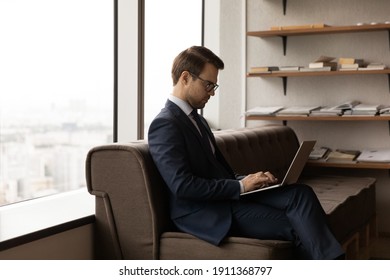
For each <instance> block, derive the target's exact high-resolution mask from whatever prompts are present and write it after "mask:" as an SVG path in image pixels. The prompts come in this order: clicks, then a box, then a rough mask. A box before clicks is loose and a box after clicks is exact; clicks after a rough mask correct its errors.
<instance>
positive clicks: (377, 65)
mask: <svg viewBox="0 0 390 280" xmlns="http://www.w3.org/2000/svg"><path fill="white" fill-rule="evenodd" d="M384 69H387V66H386V65H385V64H383V63H381V62H373V63H369V64H368V65H367V66H366V67H359V68H358V70H360V71H364V70H368V71H370V70H384Z"/></svg>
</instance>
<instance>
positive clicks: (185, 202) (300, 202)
mask: <svg viewBox="0 0 390 280" xmlns="http://www.w3.org/2000/svg"><path fill="white" fill-rule="evenodd" d="M223 68H224V63H223V61H222V60H221V59H220V58H219V57H217V56H216V55H215V54H214V53H213V52H212V51H210V50H209V49H207V48H204V47H199V46H194V47H191V48H189V49H186V50H184V51H183V52H181V53H180V54H179V55H178V56H177V57H176V58H175V60H174V62H173V67H172V79H173V92H172V94H171V95H170V96H169V98H168V100H167V102H166V104H165V108H163V109H162V111H161V112H160V113H159V114H158V116H157V117H156V118H155V119H154V120H153V122H152V123H151V125H150V128H149V136H148V142H149V149H150V153H151V155H152V157H153V160H154V162H155V164H156V166H157V168H158V170H159V172H160V173H161V175H162V177H163V179H164V181H165V182H166V184H167V186H168V188H169V190H170V192H169V193H170V210H171V212H170V213H171V219H172V221H173V222H174V223H175V225H176V226H177V227H178V228H179V229H180V230H182V231H184V232H187V233H190V234H192V235H194V236H197V237H198V238H200V239H203V240H206V241H207V242H210V243H212V244H215V245H218V244H219V243H220V242H221V241H222V240H223V239H224V238H225V237H226V236H227V235H235V236H244V237H252V238H259V239H279V240H290V241H292V242H294V244H295V246H296V248H297V252H298V254H299V256H300V258H305V259H334V258H339V257H340V256H343V251H342V249H341V247H340V244H339V243H338V242H337V240H336V239H335V238H334V236H333V235H332V233H331V232H330V230H329V228H328V227H327V225H326V221H325V213H324V211H323V209H322V208H321V206H320V203H319V201H318V199H317V197H316V195H315V194H314V192H313V191H312V189H311V188H310V187H308V186H306V185H298V184H294V185H289V186H287V187H285V188H275V189H272V190H268V191H265V192H260V193H257V194H251V195H248V196H246V197H245V198H243V197H242V196H241V197H240V193H242V192H247V191H251V190H254V189H256V188H260V187H263V186H264V185H267V184H272V183H275V182H276V181H277V179H276V178H275V177H274V176H273V175H272V174H271V173H269V172H264V171H259V172H257V173H255V174H249V175H247V176H238V175H235V174H234V172H233V170H232V169H231V167H230V166H229V164H228V163H227V161H226V160H225V159H224V157H223V155H222V154H221V152H220V151H219V149H218V147H217V145H216V142H215V139H214V136H213V134H212V132H211V130H210V128H209V126H208V124H207V122H206V120H205V119H204V118H203V117H202V116H199V115H198V114H197V112H196V111H197V109H201V108H204V106H205V105H206V103H207V101H208V100H209V98H210V97H211V96H214V94H215V90H216V89H217V87H218V85H217V77H218V72H219V70H222V69H223Z"/></svg>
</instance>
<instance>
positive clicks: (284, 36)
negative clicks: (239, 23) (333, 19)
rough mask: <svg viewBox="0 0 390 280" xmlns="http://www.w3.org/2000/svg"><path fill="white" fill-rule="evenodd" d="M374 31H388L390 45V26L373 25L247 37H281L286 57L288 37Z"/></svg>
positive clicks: (310, 29) (287, 31)
mask: <svg viewBox="0 0 390 280" xmlns="http://www.w3.org/2000/svg"><path fill="white" fill-rule="evenodd" d="M372 31H388V33H389V44H390V24H373V25H372V24H365V25H348V26H326V27H322V28H299V29H287V30H265V31H249V32H247V35H248V36H254V37H260V38H267V37H281V38H282V39H283V53H284V55H286V47H287V37H288V36H304V35H323V34H338V33H353V32H372Z"/></svg>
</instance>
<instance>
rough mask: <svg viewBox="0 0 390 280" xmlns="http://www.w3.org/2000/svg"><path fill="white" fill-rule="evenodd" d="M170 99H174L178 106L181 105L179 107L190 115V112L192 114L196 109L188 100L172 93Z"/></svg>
mask: <svg viewBox="0 0 390 280" xmlns="http://www.w3.org/2000/svg"><path fill="white" fill-rule="evenodd" d="M168 99H169V100H170V101H172V102H173V103H175V104H176V105H177V106H179V108H180V109H181V110H182V111H183V112H184V113H185V114H186V115H187V116H188V115H189V114H191V112H192V110H194V109H193V108H192V107H191V105H190V104H188V103H187V102H186V101H184V100H182V99H180V98H178V97H176V96H174V95H170V96H169V97H168Z"/></svg>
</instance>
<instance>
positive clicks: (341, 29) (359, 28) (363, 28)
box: [247, 24, 390, 38]
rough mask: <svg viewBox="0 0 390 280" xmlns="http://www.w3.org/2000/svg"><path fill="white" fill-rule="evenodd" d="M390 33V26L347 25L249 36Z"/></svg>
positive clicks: (264, 32)
mask: <svg viewBox="0 0 390 280" xmlns="http://www.w3.org/2000/svg"><path fill="white" fill-rule="evenodd" d="M386 30H387V31H390V24H373V25H371V24H365V25H346V26H325V27H321V28H298V29H287V30H265V31H248V32H247V35H248V36H254V37H261V38H265V37H283V36H286V37H287V36H302V35H322V34H337V33H353V32H371V31H386Z"/></svg>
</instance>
